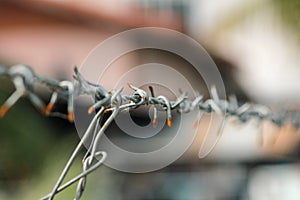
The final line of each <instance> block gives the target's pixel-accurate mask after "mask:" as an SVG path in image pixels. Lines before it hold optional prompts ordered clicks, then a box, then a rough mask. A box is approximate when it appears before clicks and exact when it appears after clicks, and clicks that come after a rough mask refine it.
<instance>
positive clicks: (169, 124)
mask: <svg viewBox="0 0 300 200" xmlns="http://www.w3.org/2000/svg"><path fill="white" fill-rule="evenodd" d="M171 126H172V119H171V118H168V127H171Z"/></svg>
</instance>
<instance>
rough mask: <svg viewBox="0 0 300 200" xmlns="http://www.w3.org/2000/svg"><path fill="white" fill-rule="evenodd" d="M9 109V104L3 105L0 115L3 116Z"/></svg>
mask: <svg viewBox="0 0 300 200" xmlns="http://www.w3.org/2000/svg"><path fill="white" fill-rule="evenodd" d="M8 109H9V107H8V106H7V105H3V106H2V107H1V108H0V117H3V116H4V115H5V114H6V113H7V111H8Z"/></svg>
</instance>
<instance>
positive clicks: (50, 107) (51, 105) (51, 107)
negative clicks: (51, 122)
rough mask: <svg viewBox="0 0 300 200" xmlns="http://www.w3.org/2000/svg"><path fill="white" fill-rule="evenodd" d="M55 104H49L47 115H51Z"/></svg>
mask: <svg viewBox="0 0 300 200" xmlns="http://www.w3.org/2000/svg"><path fill="white" fill-rule="evenodd" d="M53 107H54V104H53V103H49V104H48V106H47V108H46V110H45V114H46V115H49V114H50V113H51V111H52V110H53Z"/></svg>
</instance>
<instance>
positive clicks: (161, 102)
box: [0, 64, 300, 200]
mask: <svg viewBox="0 0 300 200" xmlns="http://www.w3.org/2000/svg"><path fill="white" fill-rule="evenodd" d="M0 76H6V77H8V78H10V79H11V80H12V82H13V84H14V86H15V89H16V91H15V92H13V94H12V95H11V96H10V97H9V98H8V99H7V100H6V101H5V103H4V104H3V105H2V106H1V107H0V117H3V116H4V115H5V114H6V113H7V112H8V110H9V109H10V107H12V106H13V105H14V104H15V103H16V102H17V101H18V99H19V98H21V97H22V96H24V95H27V96H28V97H29V99H30V101H31V102H32V103H33V105H34V106H35V107H37V108H38V109H39V110H40V111H41V113H43V114H45V115H46V116H56V117H62V118H65V119H68V120H69V121H70V122H73V121H74V113H73V109H74V108H73V107H74V105H73V100H74V98H76V97H78V96H80V95H89V96H90V97H91V98H92V99H93V100H94V104H93V105H91V106H90V107H89V109H88V113H93V112H94V111H96V115H95V116H94V118H93V120H92V121H91V123H90V124H89V127H88V128H87V130H86V132H85V133H84V135H83V137H82V138H81V140H80V142H79V143H78V145H77V146H76V148H75V149H74V151H73V152H72V155H71V156H70V158H69V160H68V162H67V163H66V165H65V167H64V169H63V171H62V173H61V175H60V177H59V178H58V180H57V182H56V184H55V186H54V187H53V189H52V191H51V193H49V194H48V195H46V196H44V197H43V198H41V199H42V200H46V199H48V200H52V199H54V197H55V195H56V194H58V193H59V192H61V191H63V190H64V189H65V188H67V187H69V186H70V185H72V184H74V183H75V182H77V181H78V185H77V190H76V195H75V198H74V199H75V200H79V199H80V197H81V196H82V194H83V192H84V189H85V187H86V178H87V175H88V174H89V173H91V172H92V171H94V170H96V169H97V168H98V167H100V166H101V165H102V163H103V162H104V160H105V159H106V157H107V154H106V152H103V151H100V152H99V151H97V149H98V144H99V141H100V139H101V136H102V135H103V134H104V131H105V130H106V129H107V127H108V126H109V125H110V124H111V122H112V121H113V120H114V119H115V118H116V116H117V115H118V113H119V112H121V111H129V110H131V109H136V108H138V107H140V106H144V105H145V106H149V105H153V106H154V113H153V122H152V123H153V126H156V124H157V115H158V110H163V111H165V112H166V114H167V119H166V121H167V125H168V126H169V127H170V126H172V112H171V111H172V110H176V111H177V112H179V113H189V112H191V111H193V110H199V111H200V112H199V114H198V119H196V121H195V126H198V125H199V122H200V119H201V116H202V115H203V114H205V113H217V114H219V115H223V116H224V117H225V120H226V119H227V118H228V117H235V118H236V119H237V120H238V121H239V122H240V123H246V122H248V121H249V120H251V119H255V120H257V121H258V122H261V121H263V120H268V121H271V122H272V123H274V124H276V125H277V126H279V127H281V126H283V125H284V124H285V123H287V122H289V123H291V124H292V125H293V126H295V127H296V128H299V127H300V113H298V112H296V111H284V112H277V113H276V112H272V111H271V109H269V108H268V107H267V106H264V105H259V104H253V103H243V104H239V103H238V100H237V98H236V96H234V95H231V96H229V98H228V100H227V99H220V98H219V96H218V92H217V89H216V88H215V87H212V88H211V98H208V99H206V100H204V98H203V96H202V95H201V94H200V93H198V92H196V95H195V98H194V99H189V98H188V96H187V94H186V93H185V92H181V94H180V95H179V96H178V97H177V98H176V99H175V100H173V101H172V100H169V99H168V98H167V97H165V96H163V95H159V96H155V93H154V89H153V87H152V86H149V91H150V95H149V94H148V93H147V91H145V90H142V89H141V88H138V87H136V86H134V85H132V84H128V86H129V87H130V88H131V89H132V90H133V94H131V95H127V94H121V92H122V89H123V88H120V89H118V90H113V91H107V90H105V88H103V87H102V86H101V85H98V84H96V83H92V82H89V81H88V80H86V79H85V78H84V77H83V76H82V75H81V74H80V72H79V71H78V69H77V68H76V67H75V68H74V76H73V77H74V82H71V81H67V80H65V81H58V80H55V79H50V78H45V77H42V76H38V75H36V74H35V72H34V71H33V70H32V68H31V67H29V66H26V65H21V64H19V65H14V66H12V67H5V66H2V65H0ZM37 84H42V85H44V86H45V87H47V88H48V89H49V90H50V91H51V92H52V95H51V98H50V100H49V102H48V104H47V106H45V104H44V102H43V101H42V100H41V98H40V97H39V96H38V94H37V93H36V91H35V90H34V88H35V85H37ZM59 97H62V98H65V99H66V100H67V110H68V114H64V113H59V112H53V109H54V106H55V103H56V100H57V99H58V98H59ZM105 113H109V114H110V115H109V118H108V119H107V120H106V121H105V122H104V124H103V125H102V126H101V127H99V121H100V119H101V118H102V117H103V115H104V114H105ZM220 131H221V129H220ZM218 134H220V133H218ZM90 135H92V142H91V145H90V148H89V149H88V151H87V153H86V155H85V156H84V158H83V160H82V163H83V170H82V173H81V174H79V175H78V176H76V177H75V178H73V179H72V180H70V181H68V182H67V183H66V184H64V185H61V184H62V182H63V180H64V178H65V177H66V174H67V173H68V171H69V170H70V168H71V166H72V164H73V162H74V159H75V158H76V156H77V155H78V153H79V150H80V149H81V148H82V146H83V144H84V142H85V141H86V140H87V138H88V137H89V136H90ZM99 155H102V157H101V159H100V160H99V161H98V162H96V164H94V165H92V163H93V161H94V160H95V157H97V156H99Z"/></svg>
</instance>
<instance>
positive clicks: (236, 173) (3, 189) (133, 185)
mask: <svg viewBox="0 0 300 200" xmlns="http://www.w3.org/2000/svg"><path fill="white" fill-rule="evenodd" d="M299 10H300V1H298V0H286V1H280V0H226V1H225V0H215V1H209V0H190V1H184V0H164V1H159V0H102V1H92V0H89V1H80V0H72V1H71V0H60V1H59V0H56V1H55V0H22V1H21V0H19V1H18V0H7V1H4V0H2V1H0V62H1V63H2V64H7V65H12V64H16V63H23V64H27V65H30V66H32V67H33V69H34V70H35V71H36V73H38V74H40V75H43V76H47V77H53V78H57V79H60V80H62V79H71V78H72V73H73V67H74V65H77V66H80V64H81V63H82V62H84V59H85V58H86V56H87V55H88V54H89V52H90V51H91V50H92V49H93V48H94V47H95V46H96V45H98V44H99V43H100V42H101V41H103V40H105V39H107V38H108V37H110V36H112V35H114V34H116V33H119V32H121V31H124V30H128V29H132V28H137V27H147V26H154V27H164V28H169V29H173V30H176V31H180V32H182V33H184V34H187V35H189V36H191V37H192V38H194V39H195V40H197V41H199V43H200V44H202V45H203V46H204V47H205V49H206V50H207V51H208V53H209V54H210V55H211V56H212V58H213V59H214V61H215V63H216V64H217V66H218V68H219V70H220V72H221V74H222V77H223V80H224V84H225V87H226V91H227V93H228V94H232V93H234V94H236V95H237V97H238V99H240V100H241V101H248V100H249V101H252V102H256V103H261V104H266V105H268V106H272V107H275V108H277V107H280V108H285V109H290V108H293V109H295V110H299V108H300V107H299V102H300V92H298V91H299V90H300V83H299V82H298V77H300V76H299V75H300V56H299V55H300V54H299V53H300V20H299V18H300V12H299ZM128 42H135V41H124V45H126V43H128ZM158 58H159V60H160V61H161V62H163V63H167V64H168V65H171V66H172V65H182V66H184V65H185V64H186V63H183V62H182V63H181V62H179V61H178V58H176V57H174V56H171V55H169V54H167V53H162V52H156V51H152V50H147V51H141V52H138V53H136V54H130V55H127V56H125V57H122V58H120V59H119V60H117V61H116V62H114V63H113V65H114V66H115V67H116V68H120V69H122V70H126V69H129V67H128V66H134V65H136V64H140V63H145V62H148V61H149V60H151V59H152V61H153V59H154V60H156V59H158ZM127 67H128V68H127ZM122 70H121V71H122ZM116 73H117V72H116ZM118 73H120V72H118ZM199 85H201V84H199ZM13 90H14V87H13V84H12V83H11V81H10V80H9V79H6V78H2V77H1V78H0V103H1V104H2V102H4V101H5V99H7V98H8V96H9V95H10V94H11V92H12V91H13ZM40 92H41V91H40ZM201 92H202V91H201ZM41 93H43V92H41ZM204 93H205V91H204ZM43 98H44V99H45V101H48V99H49V94H47V93H43ZM65 105H66V102H65V101H64V100H61V101H59V104H58V106H56V108H55V109H57V110H61V111H62V112H65ZM208 124H209V117H204V119H203V120H202V121H201V124H200V128H199V134H198V136H197V138H196V140H195V142H194V143H193V145H192V146H191V147H190V149H189V150H188V151H187V153H185V155H184V156H183V157H182V158H181V159H179V160H178V161H177V162H175V163H174V164H172V165H170V166H168V167H167V168H165V169H162V170H159V171H157V172H153V173H147V174H127V173H121V172H117V171H115V170H112V169H109V168H107V167H101V168H100V169H98V170H97V171H96V172H95V173H93V174H92V175H91V176H89V177H88V183H87V188H86V191H85V193H84V195H83V197H82V199H89V200H90V199H130V200H135V199H136V200H141V199H172V200H173V199H174V200H177V199H180V200H181V199H186V200H190V199H193V200H194V199H195V200H198V199H199V200H200V199H201V200H202V199H203V200H206V199H207V200H225V199H236V200H240V199H241V200H248V199H249V200H257V199H300V190H299V189H298V188H299V187H300V164H299V163H298V161H299V141H300V133H299V131H298V130H297V128H295V127H291V126H290V125H289V124H286V125H284V126H283V127H281V128H279V127H276V126H275V125H273V124H271V123H268V122H263V123H262V125H261V126H258V125H257V123H255V122H249V123H246V124H238V123H235V122H232V121H229V122H228V123H227V124H226V125H225V129H224V132H223V135H222V138H221V139H220V142H219V143H218V145H217V146H216V148H215V149H214V150H213V152H212V153H211V154H210V155H209V156H208V157H207V158H205V159H199V158H198V156H197V155H198V151H199V146H200V144H201V142H202V140H203V134H201V133H202V132H204V131H205V130H206V128H207V126H208ZM0 136H1V139H0V147H1V150H0V199H8V200H12V199H39V198H40V197H42V196H44V195H45V194H47V193H48V192H50V191H51V189H52V187H53V185H54V184H55V181H56V180H57V178H58V176H59V174H60V172H61V170H62V169H63V166H64V165H65V163H66V161H67V158H68V157H69V155H70V154H71V152H72V149H73V148H74V147H75V145H76V143H77V142H78V141H79V137H78V134H77V133H76V129H75V127H74V125H73V124H71V123H69V122H68V121H66V120H62V119H57V118H47V117H44V116H42V115H41V114H40V113H39V112H38V111H36V110H35V109H34V107H33V106H32V105H31V104H30V102H29V101H28V100H27V99H26V98H23V99H21V100H20V101H18V102H17V104H16V105H15V106H14V107H13V108H12V109H11V110H10V111H9V112H8V113H7V115H6V116H5V117H4V118H1V119H0ZM80 170H81V161H80V158H78V160H77V162H76V164H75V166H74V167H73V169H72V170H71V173H70V175H69V176H68V178H71V177H72V176H74V175H76V174H78V173H80ZM74 192H75V187H71V188H69V189H67V190H66V191H65V192H62V193H61V194H59V195H58V196H57V198H56V199H72V198H73V196H74Z"/></svg>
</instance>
